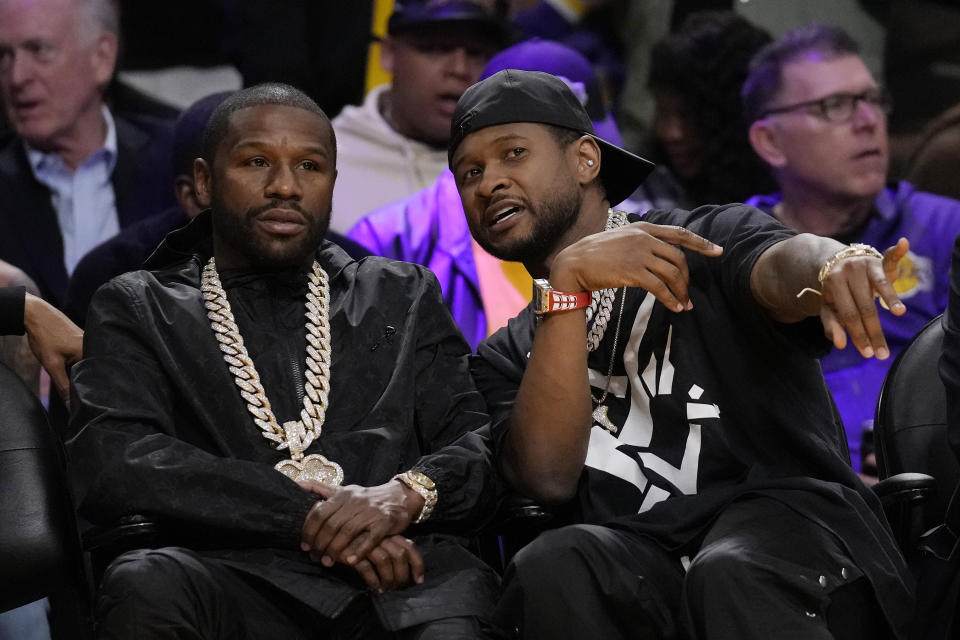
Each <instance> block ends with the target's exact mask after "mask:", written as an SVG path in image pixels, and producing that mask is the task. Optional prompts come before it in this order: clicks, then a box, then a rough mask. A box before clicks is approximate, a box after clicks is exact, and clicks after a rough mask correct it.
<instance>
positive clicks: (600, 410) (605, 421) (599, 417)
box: [593, 404, 617, 434]
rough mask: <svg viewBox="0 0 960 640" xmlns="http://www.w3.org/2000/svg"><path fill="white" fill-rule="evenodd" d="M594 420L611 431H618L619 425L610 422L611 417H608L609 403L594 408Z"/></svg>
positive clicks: (614, 432)
mask: <svg viewBox="0 0 960 640" xmlns="http://www.w3.org/2000/svg"><path fill="white" fill-rule="evenodd" d="M593 421H594V422H596V423H597V424H599V425H600V426H601V427H603V428H604V429H606V430H607V431H609V432H610V433H613V434H616V433H617V425H615V424H613V423H612V422H610V418H608V417H607V405H605V404H602V405H600V406H599V407H597V408H596V409H594V410H593Z"/></svg>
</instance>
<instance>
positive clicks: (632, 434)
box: [585, 295, 720, 513]
mask: <svg viewBox="0 0 960 640" xmlns="http://www.w3.org/2000/svg"><path fill="white" fill-rule="evenodd" d="M655 302H656V299H655V298H654V297H653V296H652V295H647V296H646V297H645V298H644V300H643V303H642V304H641V305H640V309H639V310H638V312H637V315H636V318H635V320H634V323H633V327H632V328H631V330H630V340H629V342H628V343H627V345H626V348H625V350H624V358H623V364H624V370H625V372H626V376H616V377H612V378H611V379H610V384H609V393H610V395H613V396H616V397H620V398H623V397H625V396H626V393H627V392H628V391H629V393H630V411H629V413H628V415H627V418H626V420H625V421H624V423H623V426H622V427H621V428H620V430H619V433H617V434H616V435H613V434H611V433H610V432H609V431H607V430H606V429H605V428H603V427H602V426H600V425H598V424H595V425H594V428H592V429H591V430H590V442H589V446H588V449H587V457H586V461H585V464H586V465H587V466H589V467H592V468H594V469H599V470H601V471H604V472H606V473H609V474H611V475H614V476H616V477H618V478H620V479H621V480H624V481H626V482H629V483H630V484H632V485H634V486H636V487H637V488H638V489H639V490H640V491H641V492H643V494H644V495H643V501H642V503H641V505H640V509H639V512H640V513H642V512H644V511H647V510H648V509H650V508H651V507H653V505H655V504H656V503H658V502H661V501H663V500H666V499H667V498H668V497H670V494H671V493H678V492H679V493H683V494H687V495H690V494H694V493H696V491H697V472H698V470H699V465H700V447H701V428H702V423H703V421H705V420H709V419H717V418H719V417H720V409H719V407H717V405H715V404H710V403H703V402H697V400H699V399H700V398H701V396H702V395H703V389H702V388H701V387H700V386H699V385H696V384H693V385H691V387H690V388H689V389H687V390H686V395H687V399H688V401H687V402H686V414H687V426H688V428H689V431H688V433H687V439H686V447H685V449H684V452H683V458H682V460H681V464H680V467H675V466H673V465H672V464H670V463H669V462H667V461H666V460H664V459H663V458H661V457H660V456H658V455H657V454H656V453H655V452H653V451H651V450H649V449H648V450H646V451H644V450H641V451H640V452H639V453H637V454H635V455H636V456H637V457H639V459H640V462H639V463H638V461H637V457H634V455H632V454H631V453H626V452H623V451H621V450H620V449H619V447H621V446H623V445H632V446H634V447H640V448H645V449H646V448H648V447H649V446H650V443H651V441H652V440H653V432H654V429H655V428H656V425H654V424H653V418H652V413H651V410H650V401H651V400H652V399H653V398H654V397H656V396H663V395H670V394H672V393H673V390H674V389H673V383H674V374H675V369H674V364H673V361H672V360H671V357H670V355H671V347H672V342H673V327H672V326H671V327H670V328H669V330H668V331H667V339H666V345H665V347H664V349H663V361H662V362H660V361H659V360H658V359H657V357H656V351H658V349H654V350H653V351H652V352H651V355H650V358H649V361H648V362H647V363H646V364H645V366H644V369H643V370H642V371H641V370H640V363H639V361H638V353H639V348H640V342H641V340H642V339H643V336H644V333H645V332H646V329H647V325H648V323H649V321H650V313H651V311H652V309H653V306H654V304H655ZM590 381H591V384H593V385H594V386H599V387H602V386H604V385H605V384H606V375H605V374H603V373H601V372H598V371H595V370H592V369H591V370H590ZM645 470H649V471H651V472H653V473H654V474H656V476H658V477H659V478H658V480H657V481H658V482H666V483H668V484H669V485H670V486H669V487H667V488H664V487H661V486H656V485H655V484H652V483H651V481H650V478H649V477H648V476H647V474H646V473H645Z"/></svg>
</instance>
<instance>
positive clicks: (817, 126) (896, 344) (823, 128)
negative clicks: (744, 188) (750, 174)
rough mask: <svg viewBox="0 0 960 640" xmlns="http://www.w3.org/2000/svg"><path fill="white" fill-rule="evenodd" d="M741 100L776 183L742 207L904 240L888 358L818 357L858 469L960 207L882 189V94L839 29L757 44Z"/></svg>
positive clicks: (902, 189) (796, 224)
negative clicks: (868, 428)
mask: <svg viewBox="0 0 960 640" xmlns="http://www.w3.org/2000/svg"><path fill="white" fill-rule="evenodd" d="M741 97H742V99H743V106H744V115H745V117H746V119H747V121H748V122H750V123H751V124H750V132H749V136H750V143H751V145H752V146H753V149H754V151H756V153H757V154H758V155H759V156H760V157H761V158H762V159H763V160H764V161H765V162H766V163H767V165H768V166H769V168H770V170H771V172H772V174H773V176H774V178H775V179H776V181H777V183H778V184H779V186H780V189H781V191H780V192H779V193H776V194H772V195H760V196H754V197H753V198H751V199H749V200H748V201H747V204H750V205H753V206H755V207H758V208H760V209H762V210H764V211H766V212H767V213H769V214H771V215H773V216H774V217H776V218H777V219H779V220H780V221H781V222H783V223H784V224H786V225H788V226H790V227H793V228H794V229H796V230H798V231H801V232H809V233H815V234H818V235H824V236H830V237H832V238H835V239H838V240H840V241H842V242H847V243H863V244H867V245H871V246H875V247H887V246H891V245H893V244H895V243H896V242H897V240H898V239H899V238H901V237H905V238H907V239H908V240H909V241H910V251H909V252H908V253H907V255H906V256H905V257H904V258H903V259H902V260H901V261H900V272H899V276H898V278H897V279H896V281H895V282H894V288H895V289H896V291H897V293H898V294H899V296H900V298H901V300H903V302H904V304H906V307H907V312H906V313H905V314H903V315H901V316H894V315H893V314H890V313H885V312H881V315H880V320H881V324H882V325H883V331H884V335H886V337H887V344H888V345H889V348H890V352H889V357H887V358H863V357H862V356H861V355H860V354H859V353H858V352H857V350H856V349H855V348H854V347H853V346H852V345H847V347H846V348H845V349H834V350H833V351H832V352H830V353H829V354H828V355H827V356H826V357H824V358H823V359H822V360H821V364H822V367H823V373H824V377H825V378H826V380H827V384H828V386H829V387H830V390H831V392H832V393H833V397H834V400H835V401H836V403H837V407H838V409H839V410H840V415H841V417H842V419H843V422H844V426H845V428H846V431H847V438H848V441H849V444H850V452H851V456H852V458H853V463H854V466H855V467H857V468H858V469H859V467H860V463H861V446H860V445H861V438H862V434H863V430H864V427H865V423H866V424H867V425H868V424H869V421H870V420H872V418H873V414H874V409H875V406H876V402H877V396H878V394H879V391H880V386H881V384H882V383H883V378H884V376H885V375H886V372H887V369H888V368H889V365H890V362H891V359H892V358H893V357H895V356H896V355H897V354H898V353H899V352H900V350H901V349H902V348H903V347H904V346H905V345H906V344H907V342H909V340H910V338H912V337H913V336H914V335H915V334H916V333H917V332H918V331H919V330H920V329H921V328H922V327H923V326H924V325H925V324H926V323H927V322H928V321H929V320H930V319H931V318H933V317H935V316H936V315H937V314H939V313H941V312H942V311H943V310H944V308H945V307H946V305H947V294H948V290H949V280H948V271H949V267H950V254H951V247H952V245H953V240H954V238H955V237H957V235H958V234H960V202H957V201H955V200H951V199H949V198H943V197H940V196H935V195H932V194H929V193H924V192H920V191H917V190H916V189H914V187H913V186H912V185H910V184H909V183H907V182H901V183H899V184H897V185H888V184H887V167H888V160H889V151H888V140H887V114H888V112H889V108H890V103H889V99H888V97H887V95H886V92H885V91H884V90H883V89H882V88H881V87H880V86H879V85H878V84H877V82H876V81H875V80H874V78H873V76H872V75H871V73H870V71H869V70H868V69H867V67H866V65H865V64H864V63H863V60H862V59H861V58H860V55H859V47H858V45H857V43H856V42H854V40H853V39H852V38H851V37H850V36H849V35H848V34H846V33H845V32H843V31H842V30H841V29H838V28H833V27H824V26H820V25H812V26H810V27H805V28H801V29H797V30H794V31H791V32H789V33H787V34H786V35H784V36H783V37H781V38H780V39H779V40H777V41H776V42H773V43H771V44H770V45H768V46H767V47H765V48H764V49H762V50H761V51H759V52H758V53H757V55H756V56H755V57H754V58H753V60H752V62H751V70H750V74H749V75H748V77H747V80H746V82H745V83H744V86H743V90H742V96H741ZM879 355H880V354H878V356H879Z"/></svg>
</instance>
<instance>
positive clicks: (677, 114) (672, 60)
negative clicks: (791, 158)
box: [649, 11, 776, 209]
mask: <svg viewBox="0 0 960 640" xmlns="http://www.w3.org/2000/svg"><path fill="white" fill-rule="evenodd" d="M771 40H772V38H771V37H770V36H769V34H767V33H766V32H765V31H763V30H762V29H760V28H758V27H755V26H753V25H752V24H750V23H749V22H747V21H746V20H744V19H743V18H741V17H738V16H737V15H736V14H734V13H732V12H729V11H705V12H700V13H694V14H691V15H690V16H689V17H688V18H687V20H686V21H685V22H684V24H683V26H682V27H681V28H680V30H679V31H678V32H677V33H674V34H672V35H670V36H668V37H667V38H665V39H664V40H662V41H661V42H659V43H657V45H656V46H655V47H654V48H653V52H652V58H651V66H650V78H649V86H650V90H651V92H652V93H653V96H654V102H655V105H656V116H655V118H654V122H653V134H654V137H655V139H656V142H657V147H658V149H657V150H656V152H655V154H654V155H655V157H661V158H662V159H663V160H664V161H665V164H666V166H667V168H668V169H669V170H670V173H671V174H672V177H673V178H674V180H675V181H676V183H677V184H678V186H679V195H678V196H677V198H676V200H677V201H678V203H679V206H681V207H682V208H687V209H692V208H693V207H696V206H698V205H702V204H709V203H714V204H722V203H727V202H743V201H744V200H746V199H747V198H748V197H750V196H751V195H753V194H755V193H765V192H767V191H770V190H772V189H773V188H774V187H775V186H776V185H775V183H774V182H773V180H772V179H771V178H770V174H769V173H768V172H767V169H766V167H765V166H764V165H763V162H762V161H761V160H760V159H759V158H757V156H756V154H755V153H753V150H752V149H751V148H750V142H749V141H748V139H747V126H746V124H745V123H744V119H743V113H742V108H741V105H740V87H742V86H743V81H744V79H746V77H747V66H748V65H749V63H750V58H751V57H753V55H754V54H755V53H756V52H757V51H759V50H760V48H761V47H763V46H764V45H765V44H767V43H769V42H770V41H771Z"/></svg>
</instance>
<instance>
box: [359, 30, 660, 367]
mask: <svg viewBox="0 0 960 640" xmlns="http://www.w3.org/2000/svg"><path fill="white" fill-rule="evenodd" d="M503 69H523V70H526V71H544V72H546V73H552V74H553V75H556V76H558V77H561V78H563V79H564V80H565V81H566V82H567V83H568V84H569V85H571V87H572V88H573V91H574V93H575V94H576V95H577V96H578V97H579V98H580V99H581V101H582V102H583V103H584V105H585V107H586V109H587V113H589V114H590V117H591V118H592V120H593V122H594V127H595V128H596V130H597V134H598V135H599V136H600V137H602V138H604V139H606V140H609V141H611V142H613V143H614V144H619V143H620V132H619V131H618V130H617V126H616V123H615V122H614V121H613V118H612V117H611V115H610V113H609V112H607V111H605V110H604V107H603V100H602V98H601V96H600V88H599V83H598V81H597V77H596V74H595V73H594V71H593V68H592V67H591V65H590V63H589V62H588V61H587V59H586V58H584V57H583V56H582V55H580V54H579V53H577V52H576V51H574V50H573V49H571V48H569V47H566V46H564V45H561V44H559V43H556V42H551V41H549V40H530V41H527V42H521V43H520V44H516V45H514V46H512V47H510V48H508V49H505V50H504V51H501V52H500V53H498V54H497V55H495V56H494V57H493V58H491V59H490V61H489V62H488V63H487V66H486V67H485V68H484V70H483V73H482V74H481V78H486V77H489V76H491V75H493V74H494V73H496V72H498V71H501V70H503ZM644 196H645V194H644V192H643V191H642V190H641V191H638V193H636V194H634V195H633V196H632V198H637V199H642V198H643V197H644ZM624 206H626V207H629V209H630V211H636V210H646V209H647V208H649V203H648V202H646V201H642V202H638V201H635V200H630V201H627V202H625V203H624ZM347 236H348V237H349V238H350V239H352V240H355V241H357V242H359V243H360V244H362V245H363V246H365V247H366V248H368V249H369V250H370V251H372V252H373V253H375V254H377V255H381V256H385V257H388V258H393V259H396V260H405V261H408V262H415V263H417V264H422V265H424V266H427V267H430V269H431V270H433V272H434V273H435V274H436V275H437V278H438V279H439V280H440V285H441V287H442V289H443V300H444V303H445V304H446V305H447V308H449V309H450V312H451V313H452V314H453V318H454V320H456V321H457V324H458V325H459V327H460V330H461V331H462V332H463V334H464V336H465V337H466V339H467V342H469V343H470V346H471V347H474V348H476V346H477V343H478V342H480V341H481V340H483V339H484V338H486V337H487V336H489V335H490V334H492V333H493V332H494V331H496V330H497V329H499V328H500V327H502V326H504V325H506V323H507V320H508V319H510V318H512V317H513V316H515V315H516V314H517V313H518V312H519V311H520V310H521V309H523V307H525V306H526V305H527V303H528V302H529V301H530V293H531V291H532V287H533V282H532V280H531V278H530V275H529V274H528V273H527V271H526V269H524V267H523V265H522V264H520V263H517V262H503V261H500V260H498V259H497V258H494V257H493V256H491V255H490V254H488V253H487V252H486V251H484V250H483V249H481V248H480V246H479V245H478V244H477V243H476V242H475V241H474V240H473V239H472V238H471V236H470V230H469V228H468V227H467V220H466V217H465V215H464V213H463V203H462V202H461V200H460V196H459V194H458V193H457V185H456V183H455V181H454V178H453V174H452V173H450V171H449V169H447V170H444V172H443V173H442V174H440V177H439V178H438V179H437V181H436V182H434V183H433V184H432V185H430V186H429V187H427V188H426V189H424V190H422V191H420V192H418V193H415V194H413V195H412V196H410V197H408V198H406V199H404V200H402V201H400V202H396V203H392V204H389V205H387V206H385V207H382V208H380V209H378V210H376V211H374V212H373V213H371V214H370V215H368V216H366V217H364V218H363V219H362V220H360V221H359V222H358V223H357V224H356V225H355V226H354V227H353V228H352V229H351V230H350V232H349V233H348V234H347Z"/></svg>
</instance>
